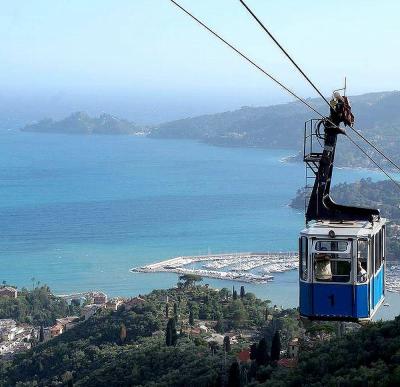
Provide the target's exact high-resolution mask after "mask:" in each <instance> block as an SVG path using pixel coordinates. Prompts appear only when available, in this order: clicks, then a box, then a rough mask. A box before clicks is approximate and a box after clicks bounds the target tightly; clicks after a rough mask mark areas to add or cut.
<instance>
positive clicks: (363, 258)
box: [299, 93, 385, 321]
mask: <svg viewBox="0 0 400 387" xmlns="http://www.w3.org/2000/svg"><path fill="white" fill-rule="evenodd" d="M334 96H335V100H333V101H331V114H330V116H329V119H322V120H320V119H318V120H310V121H307V122H306V124H305V131H304V162H305V163H306V179H307V183H309V180H308V179H310V178H312V179H314V184H313V185H312V186H310V185H309V184H306V188H312V191H311V194H310V196H309V200H308V204H307V208H306V213H305V215H306V229H304V230H303V231H301V233H300V238H299V244H300V246H299V248H300V249H299V250H300V251H299V259H300V262H299V277H300V278H299V287H300V291H299V293H300V315H301V316H302V317H306V318H308V319H311V320H338V321H363V320H370V319H371V318H372V316H373V315H374V313H375V312H376V311H377V309H378V308H379V306H380V305H381V304H382V303H383V300H384V297H385V219H382V218H381V217H380V212H379V210H378V209H373V208H360V207H353V206H345V205H341V204H337V203H335V202H334V200H333V199H332V198H331V196H330V186H331V178H332V171H333V162H334V156H335V149H336V142H337V136H338V135H339V134H345V133H346V132H345V130H344V129H343V128H341V127H340V124H341V123H344V124H345V125H348V126H351V125H352V124H353V116H352V114H351V110H350V109H351V108H350V104H349V102H348V100H347V98H346V97H342V96H340V94H339V93H334ZM322 127H323V128H324V132H323V133H322V131H321V129H322ZM313 139H315V141H313ZM317 140H318V141H317ZM313 143H314V144H316V146H317V149H315V147H314V146H313ZM307 170H310V171H312V173H310V174H308V173H307Z"/></svg>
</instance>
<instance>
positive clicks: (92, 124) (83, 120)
mask: <svg viewBox="0 0 400 387" xmlns="http://www.w3.org/2000/svg"><path fill="white" fill-rule="evenodd" d="M21 130H22V131H23V132H35V133H59V134H84V135H92V134H109V135H121V134H129V135H136V136H138V135H145V134H147V133H148V128H147V127H145V126H138V125H136V124H134V123H132V122H130V121H127V120H124V119H121V118H117V117H115V116H112V115H110V114H101V115H100V116H99V117H90V116H89V115H88V114H87V113H85V112H76V113H73V114H71V115H70V116H68V117H66V118H64V119H62V120H60V121H54V120H53V119H51V118H46V119H43V120H41V121H39V122H37V123H33V124H29V125H26V126H25V127H23V128H22V129H21Z"/></svg>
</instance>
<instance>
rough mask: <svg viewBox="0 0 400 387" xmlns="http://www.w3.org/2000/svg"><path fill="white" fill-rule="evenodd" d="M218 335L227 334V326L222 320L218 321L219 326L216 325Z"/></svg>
mask: <svg viewBox="0 0 400 387" xmlns="http://www.w3.org/2000/svg"><path fill="white" fill-rule="evenodd" d="M214 329H215V330H216V331H217V332H218V333H224V332H225V325H224V322H223V321H222V319H220V318H219V319H218V320H217V324H216V325H215V328H214Z"/></svg>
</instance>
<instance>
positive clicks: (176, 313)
mask: <svg viewBox="0 0 400 387" xmlns="http://www.w3.org/2000/svg"><path fill="white" fill-rule="evenodd" d="M174 317H175V320H177V319H178V304H177V303H176V302H174Z"/></svg>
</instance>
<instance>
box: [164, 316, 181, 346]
mask: <svg viewBox="0 0 400 387" xmlns="http://www.w3.org/2000/svg"><path fill="white" fill-rule="evenodd" d="M177 339H178V335H177V333H176V325H175V319H174V318H170V319H169V320H168V324H167V330H166V334H165V343H166V344H167V346H168V347H171V346H175V345H176V341H177Z"/></svg>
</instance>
